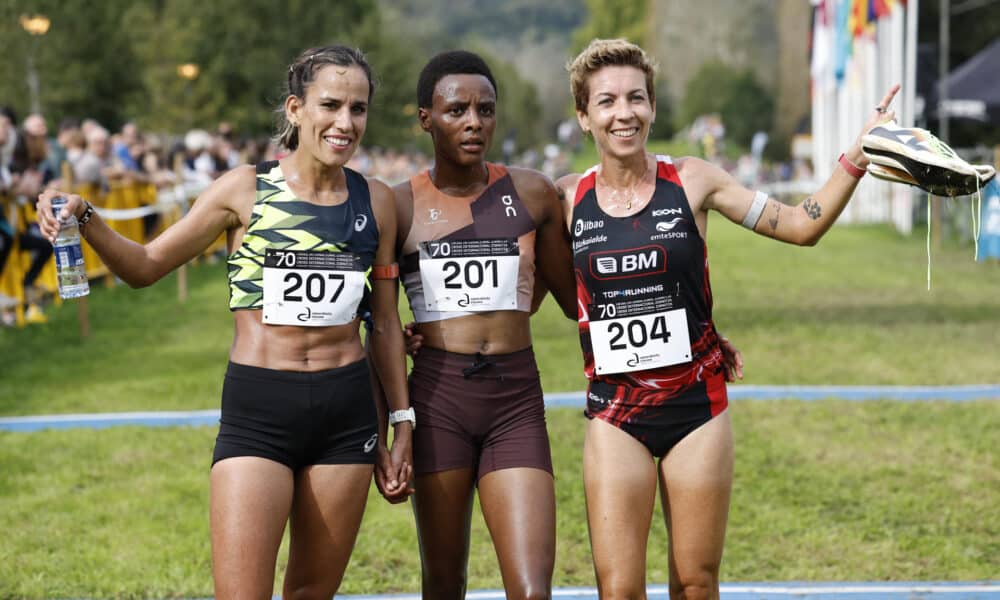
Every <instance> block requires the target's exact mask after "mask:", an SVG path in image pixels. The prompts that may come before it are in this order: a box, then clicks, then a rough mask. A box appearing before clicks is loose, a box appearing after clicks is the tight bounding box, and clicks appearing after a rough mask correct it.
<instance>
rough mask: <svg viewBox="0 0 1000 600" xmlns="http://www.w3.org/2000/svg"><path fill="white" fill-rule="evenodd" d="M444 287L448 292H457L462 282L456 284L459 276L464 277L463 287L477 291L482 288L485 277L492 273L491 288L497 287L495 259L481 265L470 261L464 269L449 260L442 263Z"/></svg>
mask: <svg viewBox="0 0 1000 600" xmlns="http://www.w3.org/2000/svg"><path fill="white" fill-rule="evenodd" d="M443 267H444V272H445V278H444V287H446V288H447V289H450V290H457V289H461V288H462V282H456V281H455V280H456V279H458V278H459V275H464V279H465V287H469V288H472V289H477V288H480V287H482V286H483V283H484V282H485V281H486V277H487V276H489V275H490V274H491V273H492V281H493V287H498V286H499V285H500V284H499V282H498V281H497V261H496V259H490V260H487V261H486V262H485V263H481V262H479V261H478V260H470V261H469V262H467V263H465V269H463V268H462V266H461V265H460V264H459V263H458V262H457V261H454V260H449V261H447V262H446V263H444V266H443Z"/></svg>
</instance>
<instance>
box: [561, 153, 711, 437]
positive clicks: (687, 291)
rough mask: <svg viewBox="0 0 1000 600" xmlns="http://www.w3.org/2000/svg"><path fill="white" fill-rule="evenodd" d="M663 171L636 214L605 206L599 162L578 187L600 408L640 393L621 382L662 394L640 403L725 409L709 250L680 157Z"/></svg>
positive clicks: (579, 242) (589, 351)
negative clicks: (689, 401)
mask: <svg viewBox="0 0 1000 600" xmlns="http://www.w3.org/2000/svg"><path fill="white" fill-rule="evenodd" d="M656 167H657V168H656V187H655V191H654V193H653V197H652V199H651V200H650V202H649V204H648V205H647V206H646V207H645V208H643V209H642V210H641V211H640V212H638V213H636V214H634V215H630V216H628V217H613V216H609V215H608V214H607V213H605V212H604V211H603V209H601V207H600V206H598V204H597V194H596V190H595V182H596V177H597V167H593V168H591V169H590V170H588V171H587V172H586V173H584V175H583V177H582V178H581V179H580V182H579V184H578V186H577V191H576V198H575V199H574V206H573V216H572V222H571V228H572V240H573V265H574V270H575V272H576V282H577V300H578V305H579V328H580V344H581V346H582V348H583V356H584V369H585V371H586V374H587V378H588V379H589V380H590V381H591V390H596V389H600V390H601V393H600V396H602V398H592V400H594V401H597V400H600V401H601V402H600V403H601V404H604V403H608V402H612V403H613V402H614V398H615V397H618V398H620V399H623V400H624V399H625V398H627V397H629V396H631V395H632V394H630V393H629V392H626V391H625V390H618V391H614V390H615V388H617V387H619V386H621V387H623V388H626V389H627V390H628V389H633V388H638V389H636V390H635V391H636V392H638V391H640V390H649V391H652V390H656V391H657V392H658V393H654V394H645V395H644V396H645V399H644V400H642V401H640V402H638V403H637V404H648V403H656V404H658V403H662V402H667V401H669V400H670V399H672V398H674V397H676V396H680V395H685V396H689V395H690V394H692V393H693V394H695V395H697V396H701V397H702V398H703V400H704V401H705V402H706V403H707V404H710V405H711V406H712V409H713V410H712V411H711V412H712V414H717V412H716V411H721V410H722V409H724V408H725V406H726V405H727V404H728V402H727V399H726V388H725V376H724V372H723V369H722V353H721V351H720V349H719V337H718V334H717V333H716V331H715V326H714V324H713V323H712V290H711V285H710V284H709V276H708V252H707V248H706V246H705V242H704V240H703V239H702V237H701V234H700V233H699V231H698V227H697V225H696V223H695V220H694V214H693V213H692V212H691V207H690V205H689V203H688V199H687V196H686V195H685V193H684V188H683V186H682V185H681V181H680V177H679V176H678V174H677V169H676V168H675V167H674V164H673V162H672V161H671V159H670V158H669V157H666V156H658V157H657V161H656ZM594 384H600V385H596V386H595V385H594ZM589 395H590V396H593V395H594V394H593V393H591V394H589ZM603 396H611V397H603ZM636 400H638V398H636ZM637 408H638V406H637V405H632V404H629V403H625V405H623V406H622V411H623V412H622V414H616V415H605V418H609V420H612V421H615V422H630V421H631V420H633V419H632V418H633V417H634V416H637V415H636V414H634V413H635V412H636V409H637ZM612 412H615V411H613V410H612ZM626 413H628V414H626Z"/></svg>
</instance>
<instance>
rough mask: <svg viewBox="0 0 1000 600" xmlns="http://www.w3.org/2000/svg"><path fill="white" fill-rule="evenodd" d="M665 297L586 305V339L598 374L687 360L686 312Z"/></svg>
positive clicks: (654, 366)
mask: <svg viewBox="0 0 1000 600" xmlns="http://www.w3.org/2000/svg"><path fill="white" fill-rule="evenodd" d="M668 305H669V304H668V301H667V300H666V299H665V298H662V297H661V298H645V299H642V300H624V301H620V302H606V303H598V304H593V305H591V306H590V340H591V344H592V346H593V351H594V369H595V371H596V372H597V374H599V375H608V374H611V373H628V372H631V371H645V370H647V369H656V368H659V367H666V366H670V365H676V364H679V363H683V362H688V361H690V360H691V340H690V336H689V334H688V323H687V311H686V310H684V309H683V308H675V309H672V310H671V309H668V308H667V306H668Z"/></svg>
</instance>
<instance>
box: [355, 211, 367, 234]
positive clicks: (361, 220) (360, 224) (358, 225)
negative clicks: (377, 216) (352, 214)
mask: <svg viewBox="0 0 1000 600" xmlns="http://www.w3.org/2000/svg"><path fill="white" fill-rule="evenodd" d="M367 224H368V215H358V218H357V219H354V231H357V232H360V231H361V230H363V229H364V228H365V225H367Z"/></svg>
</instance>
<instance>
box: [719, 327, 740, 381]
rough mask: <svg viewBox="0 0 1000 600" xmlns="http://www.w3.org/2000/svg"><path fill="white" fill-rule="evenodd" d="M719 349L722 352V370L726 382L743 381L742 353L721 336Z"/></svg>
mask: <svg viewBox="0 0 1000 600" xmlns="http://www.w3.org/2000/svg"><path fill="white" fill-rule="evenodd" d="M719 349H720V350H722V368H723V369H725V371H726V381H736V380H737V379H743V353H742V352H740V351H739V350H738V349H737V348H736V346H734V345H733V343H732V342H730V341H729V338H727V337H722V336H721V335H720V336H719Z"/></svg>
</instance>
